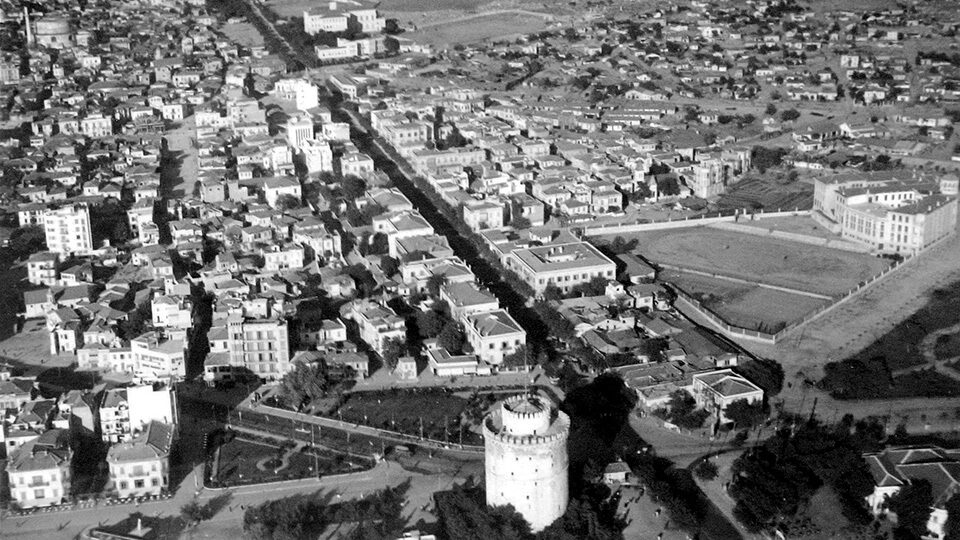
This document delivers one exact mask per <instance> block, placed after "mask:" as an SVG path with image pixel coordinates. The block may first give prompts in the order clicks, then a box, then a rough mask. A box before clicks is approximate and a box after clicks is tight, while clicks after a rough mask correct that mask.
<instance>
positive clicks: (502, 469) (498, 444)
mask: <svg viewBox="0 0 960 540" xmlns="http://www.w3.org/2000/svg"><path fill="white" fill-rule="evenodd" d="M569 434H570V419H569V418H568V417H567V415H566V413H564V412H563V411H560V410H557V409H556V408H555V407H553V405H552V404H551V403H550V402H549V401H548V400H547V399H545V398H543V397H541V396H537V395H526V396H515V397H512V398H508V399H506V400H504V401H503V402H502V403H501V404H500V406H499V407H497V408H496V409H494V410H493V412H491V413H490V414H488V415H487V417H486V418H485V419H484V421H483V439H484V446H485V447H486V448H485V460H484V472H485V475H484V476H485V480H486V481H485V489H486V493H487V504H488V505H490V506H504V505H507V504H510V505H513V507H514V508H515V509H516V510H517V512H519V513H520V514H521V515H522V516H523V517H524V518H526V520H527V521H528V522H529V523H530V526H531V528H532V529H533V531H535V532H539V531H541V530H543V529H544V528H546V527H547V526H548V525H550V524H551V523H553V522H554V521H555V520H556V519H557V518H559V517H560V516H562V515H563V513H564V512H565V511H566V510H567V502H568V501H569V497H570V492H569V480H568V478H567V469H568V467H569V462H568V458H567V437H568V436H569Z"/></svg>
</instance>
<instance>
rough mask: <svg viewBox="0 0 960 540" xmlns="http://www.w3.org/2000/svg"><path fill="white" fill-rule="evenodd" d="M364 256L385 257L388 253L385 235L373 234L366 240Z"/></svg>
mask: <svg viewBox="0 0 960 540" xmlns="http://www.w3.org/2000/svg"><path fill="white" fill-rule="evenodd" d="M366 251H367V252H366V255H385V254H387V253H389V252H390V241H389V239H388V238H387V235H385V234H383V233H375V234H374V235H373V236H372V237H370V238H369V239H368V242H367V250H366Z"/></svg>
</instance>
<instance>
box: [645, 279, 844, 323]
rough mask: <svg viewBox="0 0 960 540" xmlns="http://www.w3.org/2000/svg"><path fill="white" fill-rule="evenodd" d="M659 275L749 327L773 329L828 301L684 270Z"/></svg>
mask: <svg viewBox="0 0 960 540" xmlns="http://www.w3.org/2000/svg"><path fill="white" fill-rule="evenodd" d="M660 279H662V280H664V281H666V282H668V283H673V284H675V285H676V286H677V287H679V288H680V289H682V290H683V291H685V292H687V294H690V295H692V296H694V297H696V298H698V299H700V301H701V302H702V303H703V304H704V305H705V306H706V307H707V308H708V309H710V310H711V311H713V312H714V313H716V314H717V315H719V316H720V317H722V318H723V319H724V320H725V321H727V322H728V323H730V324H732V325H735V326H739V327H741V328H746V329H750V330H754V329H758V328H759V327H760V325H761V324H762V325H763V326H764V327H765V328H766V329H775V328H776V327H777V326H778V325H780V324H781V323H783V324H784V325H785V324H790V323H791V322H793V321H795V320H797V319H800V318H802V317H803V316H804V315H806V314H807V313H810V312H811V311H813V310H815V309H817V308H819V307H821V306H823V305H825V304H827V303H828V302H827V301H826V300H821V299H817V298H812V297H809V296H803V295H799V294H791V293H788V292H783V291H775V290H771V289H767V288H764V287H756V286H751V285H746V284H740V283H735V282H732V281H728V280H724V279H717V278H711V277H706V276H698V275H694V274H687V273H683V272H669V271H668V272H663V273H661V275H660Z"/></svg>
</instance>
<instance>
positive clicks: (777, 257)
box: [604, 227, 890, 297]
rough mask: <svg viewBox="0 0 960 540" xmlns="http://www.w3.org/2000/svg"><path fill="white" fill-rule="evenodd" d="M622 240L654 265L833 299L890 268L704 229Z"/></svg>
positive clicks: (872, 260)
mask: <svg viewBox="0 0 960 540" xmlns="http://www.w3.org/2000/svg"><path fill="white" fill-rule="evenodd" d="M615 236H616V235H611V236H608V237H605V238H604V240H606V241H611V240H612V239H613V238H614V237H615ZM621 236H623V237H624V238H626V239H628V240H630V239H633V238H637V239H638V240H639V241H640V245H639V246H638V248H637V251H638V252H639V253H640V254H641V255H643V256H644V257H646V258H648V259H649V260H651V261H653V262H655V263H660V264H668V265H673V266H678V267H681V268H686V269H691V270H699V271H703V272H710V273H716V274H720V275H724V276H731V277H736V278H740V279H746V280H750V281H757V282H761V283H766V284H770V285H775V286H779V287H787V288H791V289H796V290H800V291H806V292H812V293H817V294H824V295H828V296H833V297H839V296H842V295H843V294H844V293H846V292H847V291H849V290H850V289H853V288H855V287H856V286H857V284H858V283H860V282H861V281H866V280H867V279H869V278H870V277H871V276H874V275H876V274H878V273H879V272H880V271H882V270H883V269H885V268H887V267H888V266H889V265H890V261H888V260H886V259H880V258H878V257H874V256H872V255H866V254H860V253H851V252H847V251H842V250H838V249H831V248H826V247H821V246H816V245H810V244H802V243H799V242H791V241H788V240H783V239H780V238H772V237H770V238H767V237H762V236H756V235H751V234H743V233H738V232H734V231H726V230H720V229H714V228H709V227H695V228H685V229H668V230H662V231H650V232H643V233H637V234H629V235H621Z"/></svg>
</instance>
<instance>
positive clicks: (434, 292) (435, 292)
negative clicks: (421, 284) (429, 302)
mask: <svg viewBox="0 0 960 540" xmlns="http://www.w3.org/2000/svg"><path fill="white" fill-rule="evenodd" d="M446 284H447V276H444V275H441V274H432V275H431V276H430V277H428V278H427V293H428V294H429V295H430V296H432V297H433V298H440V288H441V287H443V286H444V285H446Z"/></svg>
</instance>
